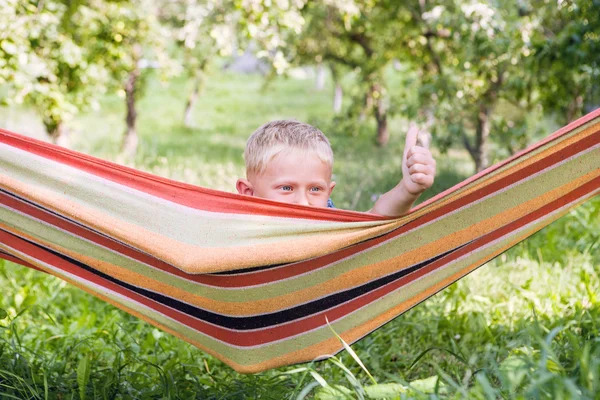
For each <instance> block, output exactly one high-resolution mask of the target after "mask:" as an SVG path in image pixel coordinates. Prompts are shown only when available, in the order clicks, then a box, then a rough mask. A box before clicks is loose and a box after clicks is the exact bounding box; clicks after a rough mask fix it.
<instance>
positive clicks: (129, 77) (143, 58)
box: [90, 0, 178, 156]
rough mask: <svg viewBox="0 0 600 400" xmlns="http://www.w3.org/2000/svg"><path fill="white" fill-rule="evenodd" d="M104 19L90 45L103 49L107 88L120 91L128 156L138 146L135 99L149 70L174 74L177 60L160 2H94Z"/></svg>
mask: <svg viewBox="0 0 600 400" xmlns="http://www.w3.org/2000/svg"><path fill="white" fill-rule="evenodd" d="M94 4H96V5H97V6H98V9H99V10H100V8H101V7H102V8H101V10H102V15H103V19H102V21H101V23H100V24H99V25H98V30H97V31H96V33H95V36H96V40H95V41H93V42H92V43H91V45H90V46H91V47H92V48H94V49H96V51H98V52H102V54H103V57H102V62H101V65H102V66H103V67H104V68H105V69H106V70H108V71H110V76H111V81H110V89H111V90H117V91H119V93H123V94H124V97H125V103H126V116H125V123H126V130H125V134H124V137H123V141H122V145H121V150H122V151H123V152H124V153H125V154H126V155H129V156H132V155H133V154H135V152H136V150H137V146H138V135H137V129H136V121H137V100H138V99H139V98H140V96H141V95H142V93H143V89H144V86H145V83H146V77H147V75H148V74H149V73H150V71H151V70H152V69H158V70H159V71H160V74H161V75H162V76H165V77H166V76H169V75H170V74H173V73H176V72H177V70H178V68H177V63H176V62H175V61H174V60H173V59H172V58H171V57H170V56H169V54H168V53H167V50H166V49H167V45H168V41H169V39H170V37H171V32H170V31H169V30H168V29H167V28H165V27H164V26H162V25H161V24H160V21H159V18H158V16H159V11H160V7H159V3H157V2H156V1H153V0H130V1H127V2H102V1H101V0H98V2H97V3H94Z"/></svg>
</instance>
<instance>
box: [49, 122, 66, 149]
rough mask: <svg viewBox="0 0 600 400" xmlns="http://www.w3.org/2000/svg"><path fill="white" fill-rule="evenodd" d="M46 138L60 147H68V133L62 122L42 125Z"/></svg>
mask: <svg viewBox="0 0 600 400" xmlns="http://www.w3.org/2000/svg"><path fill="white" fill-rule="evenodd" d="M44 125H45V126H46V131H47V132H48V136H50V139H51V140H52V143H54V144H57V145H59V146H62V147H67V148H68V147H69V146H70V144H71V142H70V140H69V132H68V131H67V127H66V125H65V123H64V122H63V121H58V122H57V121H54V120H53V121H52V123H44Z"/></svg>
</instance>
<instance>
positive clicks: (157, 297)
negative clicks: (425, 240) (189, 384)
mask: <svg viewBox="0 0 600 400" xmlns="http://www.w3.org/2000/svg"><path fill="white" fill-rule="evenodd" d="M0 230H2V229H0ZM4 232H6V231H4ZM6 233H8V234H10V235H12V234H11V233H10V232H6ZM12 236H15V235H12ZM16 237H18V236H16ZM18 238H19V239H21V240H24V241H26V242H28V243H30V244H32V245H34V246H36V247H38V248H40V249H42V250H44V251H46V252H48V253H51V254H53V255H55V256H57V257H60V258H62V259H63V260H65V261H67V262H69V263H71V264H73V265H76V266H78V267H80V268H82V269H84V270H86V271H88V272H91V273H93V274H95V275H97V276H99V277H101V278H103V279H106V280H108V281H110V282H113V283H115V284H117V285H119V286H121V287H124V288H126V289H128V290H131V291H132V292H135V293H137V294H139V295H142V296H144V297H146V298H149V299H152V300H154V301H156V302H159V303H161V304H163V305H165V306H168V307H171V308H174V309H176V310H178V311H180V312H183V313H185V314H188V315H190V316H193V317H195V318H197V319H200V320H202V321H206V322H209V323H212V324H214V325H218V326H221V327H224V328H228V329H234V330H241V331H243V330H251V329H261V328H268V327H271V326H275V325H279V324H283V323H286V322H291V321H294V320H296V319H299V318H303V317H306V316H309V315H312V314H315V313H318V312H321V311H324V310H327V309H330V308H332V307H335V306H338V305H340V304H343V303H345V302H348V301H350V300H352V299H354V298H356V297H358V296H361V295H364V294H366V293H369V292H371V291H373V290H376V289H378V288H380V287H382V286H384V285H386V284H388V283H391V282H393V281H395V280H397V279H401V278H403V277H405V276H407V275H409V274H411V273H413V272H416V271H418V270H419V269H421V268H424V267H426V266H427V265H429V264H431V263H432V262H434V261H436V260H439V259H440V258H442V257H445V256H446V255H448V254H450V253H453V252H455V251H456V250H458V249H460V248H462V247H464V246H465V245H463V246H459V247H457V248H455V249H453V250H450V251H448V252H445V253H443V254H440V255H438V256H436V257H434V258H431V259H429V260H427V261H424V262H422V263H419V264H416V265H414V266H412V267H409V268H406V269H403V270H401V271H398V272H395V273H393V274H390V275H387V276H384V277H382V278H379V279H376V280H374V281H371V282H368V283H366V284H364V285H361V286H357V287H355V288H352V289H349V290H346V291H343V292H340V293H335V294H332V295H330V296H327V297H324V298H322V299H318V300H314V301H311V302H308V303H305V304H302V305H299V306H296V307H292V308H290V309H286V310H282V311H277V312H274V313H269V314H260V315H256V316H250V317H231V316H226V315H221V314H217V313H214V312H211V311H207V310H204V309H202V308H199V307H195V306H193V305H190V304H187V303H184V302H182V301H180V300H177V299H173V298H171V297H168V296H165V295H163V294H160V293H156V292H153V291H151V290H147V289H143V288H139V287H137V286H134V285H131V284H129V283H126V282H123V281H120V280H118V279H116V278H114V277H112V276H109V275H107V274H105V273H103V272H101V271H98V270H96V269H94V268H92V267H90V266H88V265H86V264H83V263H81V262H79V261H77V260H75V259H73V258H71V257H68V256H66V255H64V254H60V253H58V252H56V251H54V250H52V249H49V248H46V247H44V246H41V245H39V244H37V243H34V242H31V241H29V240H27V239H24V238H21V237H18ZM290 267H291V268H293V265H291V266H290ZM201 290H202V289H201V287H199V288H198V291H199V293H198V294H200V295H201V293H200V291H201Z"/></svg>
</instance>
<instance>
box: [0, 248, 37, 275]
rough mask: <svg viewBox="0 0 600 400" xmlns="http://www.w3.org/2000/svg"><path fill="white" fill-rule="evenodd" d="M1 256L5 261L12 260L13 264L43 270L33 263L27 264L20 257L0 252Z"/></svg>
mask: <svg viewBox="0 0 600 400" xmlns="http://www.w3.org/2000/svg"><path fill="white" fill-rule="evenodd" d="M2 258H3V259H5V260H6V261H10V262H13V263H15V264H19V265H22V266H24V267H28V268H31V269H35V270H36V271H41V272H44V271H42V270H41V269H39V268H38V267H36V266H35V265H33V264H29V263H28V262H27V261H23V260H21V259H20V258H17V257H14V256H12V255H10V254H7V253H4V252H0V259H2Z"/></svg>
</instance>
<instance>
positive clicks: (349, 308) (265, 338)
mask: <svg viewBox="0 0 600 400" xmlns="http://www.w3.org/2000/svg"><path fill="white" fill-rule="evenodd" d="M599 187H600V177H598V178H595V179H593V180H591V181H590V182H588V183H586V184H584V185H582V186H580V187H579V188H577V189H575V190H573V191H571V192H570V193H568V194H566V195H565V196H563V197H561V198H560V199H557V200H555V201H553V202H551V203H549V204H547V205H545V206H543V207H541V208H539V209H538V210H535V211H533V212H532V213H530V214H528V215H527V216H525V217H523V218H521V219H520V220H518V221H514V222H512V223H510V224H508V225H506V226H504V227H502V228H499V229H497V230H496V231H494V232H491V233H489V234H487V235H485V236H483V237H481V238H480V239H478V240H476V241H474V242H472V243H470V244H469V245H467V246H465V247H464V248H462V249H460V250H458V251H456V252H455V253H453V254H450V255H448V256H446V257H444V258H443V259H440V260H437V261H436V262H434V263H432V264H430V265H429V266H427V267H425V268H423V269H421V270H419V271H416V272H415V273H413V274H410V275H408V276H406V277H404V278H401V279H399V280H398V281H395V282H392V283H390V284H388V285H385V286H382V287H381V288H379V289H376V290H374V291H372V292H370V293H368V294H366V295H364V296H361V297H358V298H356V299H354V300H351V301H349V302H348V303H345V304H342V305H339V306H337V307H335V308H333V309H330V310H327V311H323V312H320V313H317V314H314V315H312V316H310V317H308V318H305V319H303V320H300V321H295V322H291V323H288V324H284V325H279V326H274V327H270V328H265V329H263V330H259V331H253V332H245V331H231V330H228V329H224V328H220V327H216V326H213V325H210V324H207V323H205V322H202V321H198V320H196V319H195V318H192V317H190V316H188V315H186V314H183V313H181V312H179V311H177V310H173V309H170V308H168V307H165V306H163V305H162V304H160V303H157V302H155V301H152V300H150V299H147V298H145V297H143V296H140V295H138V294H137V293H135V292H131V291H129V290H127V289H124V288H122V287H120V286H118V285H116V284H114V283H112V282H109V281H106V280H104V279H102V278H100V277H98V276H96V275H94V274H92V273H90V272H88V271H86V270H83V269H80V268H78V267H76V266H74V265H73V264H70V263H68V262H66V261H64V260H62V259H61V258H59V257H56V256H54V255H52V254H50V253H48V252H45V251H43V250H41V249H39V248H38V247H35V246H33V245H31V244H29V243H27V242H24V241H23V240H21V239H18V238H16V237H14V236H12V235H8V234H6V233H4V232H1V231H0V242H2V243H7V244H9V245H10V246H11V247H14V248H16V249H17V250H19V251H22V252H24V253H26V254H29V255H31V256H33V257H35V258H37V259H40V260H42V261H44V262H47V263H49V264H51V265H54V266H56V267H57V268H60V269H62V270H64V271H67V272H69V273H71V274H74V275H76V276H78V277H80V278H82V279H84V280H87V281H90V282H93V283H95V284H97V285H100V286H102V287H105V288H107V289H110V290H112V291H114V292H117V293H120V294H121V295H123V296H126V297H129V298H130V299H132V300H134V301H137V302H139V303H141V304H144V305H145V306H147V307H150V308H152V309H154V310H155V311H157V312H159V313H161V314H164V315H167V316H169V317H171V318H173V319H175V320H177V321H179V322H180V323H182V324H184V325H187V326H188V327H190V328H192V329H195V330H197V331H199V332H202V333H204V334H207V335H209V336H211V337H214V338H216V339H219V340H222V341H224V342H227V343H231V344H233V345H237V346H255V345H260V344H266V343H270V342H272V341H275V340H280V339H285V338H287V337H290V336H293V335H297V334H301V333H303V332H306V331H308V330H312V329H315V328H318V327H320V326H323V325H324V324H325V318H324V317H325V316H327V318H328V319H329V320H330V321H335V320H337V319H339V318H341V317H343V316H346V315H348V314H350V313H352V312H354V311H356V310H357V309H359V308H361V307H363V306H366V305H368V304H369V303H371V302H373V301H375V300H377V299H379V298H381V297H382V296H385V295H387V294H389V293H391V292H392V291H394V290H397V289H399V288H401V287H403V286H405V285H407V284H409V283H410V282H413V281H414V280H416V279H418V278H420V277H422V276H423V275H425V274H427V273H430V272H432V271H435V270H436V269H437V268H440V267H442V266H444V265H446V264H447V263H449V262H450V261H453V260H455V259H457V258H459V257H461V256H463V255H465V254H467V253H469V252H472V251H474V250H476V249H478V248H480V247H482V246H484V245H486V244H488V243H490V242H492V241H494V240H496V239H499V238H501V237H503V236H505V235H508V234H510V233H511V232H513V231H515V230H517V229H519V228H521V227H523V226H525V225H526V224H528V223H531V222H533V221H535V220H536V219H538V218H541V217H543V216H544V215H547V214H549V213H551V212H553V211H555V210H557V209H559V208H561V207H563V206H565V205H567V204H569V203H571V202H573V201H575V200H577V199H579V198H582V197H583V196H585V195H586V194H589V193H592V192H593V191H595V190H597V189H598V188H599Z"/></svg>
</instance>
